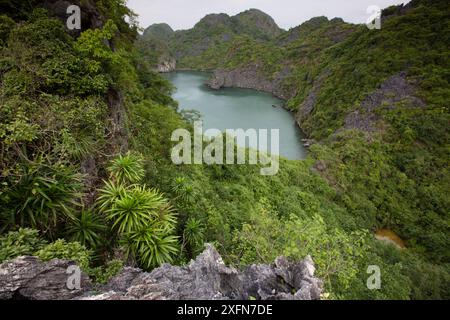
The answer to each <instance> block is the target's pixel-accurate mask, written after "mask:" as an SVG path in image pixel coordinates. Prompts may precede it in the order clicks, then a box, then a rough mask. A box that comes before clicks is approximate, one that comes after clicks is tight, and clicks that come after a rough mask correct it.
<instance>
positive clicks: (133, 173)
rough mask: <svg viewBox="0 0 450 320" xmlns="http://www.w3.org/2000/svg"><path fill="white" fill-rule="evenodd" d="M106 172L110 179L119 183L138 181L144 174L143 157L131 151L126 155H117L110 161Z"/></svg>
mask: <svg viewBox="0 0 450 320" xmlns="http://www.w3.org/2000/svg"><path fill="white" fill-rule="evenodd" d="M108 172H109V174H110V177H111V179H113V180H116V181H117V182H119V183H125V184H132V183H138V182H140V181H141V180H142V179H143V178H144V176H145V170H144V158H143V157H142V156H141V155H138V154H133V153H131V152H128V153H127V154H126V155H119V156H118V157H117V158H116V159H114V160H112V161H111V163H110V165H109V166H108Z"/></svg>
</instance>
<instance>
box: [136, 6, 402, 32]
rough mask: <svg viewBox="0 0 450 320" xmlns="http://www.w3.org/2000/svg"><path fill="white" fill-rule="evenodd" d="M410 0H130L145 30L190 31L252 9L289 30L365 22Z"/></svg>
mask: <svg viewBox="0 0 450 320" xmlns="http://www.w3.org/2000/svg"><path fill="white" fill-rule="evenodd" d="M408 2H409V0H128V6H129V7H130V8H131V9H133V11H134V12H135V13H137V14H138V15H139V23H140V26H141V27H143V28H146V27H148V26H149V25H151V24H153V23H161V22H165V23H168V24H169V25H170V26H171V27H172V28H173V29H175V30H179V29H190V28H192V27H193V26H194V25H195V24H196V23H197V22H198V21H199V20H200V19H201V18H203V17H204V16H205V15H207V14H209V13H227V14H229V15H235V14H237V13H239V12H242V11H245V10H247V9H250V8H257V9H260V10H262V11H264V12H266V13H268V14H269V15H271V16H272V17H273V18H274V19H275V21H276V22H277V24H278V25H279V26H280V27H282V28H284V29H289V28H292V27H296V26H298V25H299V24H301V23H302V22H304V21H306V20H309V19H310V18H313V17H317V16H327V17H328V18H334V17H340V18H343V19H344V20H345V21H347V22H353V23H366V21H367V19H368V17H369V16H370V15H369V14H367V13H366V10H367V8H368V7H369V6H371V5H377V6H379V7H380V8H385V7H388V6H390V5H393V4H401V3H408Z"/></svg>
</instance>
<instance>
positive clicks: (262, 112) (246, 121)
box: [165, 71, 306, 160]
mask: <svg viewBox="0 0 450 320" xmlns="http://www.w3.org/2000/svg"><path fill="white" fill-rule="evenodd" d="M165 77H166V78H167V79H168V80H169V81H171V82H172V84H173V85H174V86H175V87H176V88H177V90H176V92H175V93H174V95H173V98H174V99H175V100H177V101H178V102H179V108H180V110H197V111H199V112H200V114H201V116H202V117H201V120H202V121H203V128H204V130H207V129H219V130H220V131H224V130H226V129H244V130H247V129H256V130H258V129H268V133H269V135H270V132H271V131H270V130H271V129H279V130H280V139H279V149H280V152H279V154H280V155H281V156H282V157H285V158H287V159H291V160H298V159H304V158H305V157H306V150H305V148H304V146H303V144H302V138H303V135H302V132H301V131H300V129H299V128H298V127H297V125H296V123H295V119H294V117H293V115H292V114H291V113H290V112H288V111H286V110H284V109H283V108H281V107H280V106H281V105H282V104H283V101H281V100H279V99H276V98H274V97H273V96H272V95H270V94H268V93H263V92H258V91H256V90H250V89H238V88H225V89H221V90H212V89H210V88H208V87H207V86H206V85H205V84H204V83H205V82H206V80H207V79H208V77H209V74H208V73H203V72H191V71H189V72H188V71H180V72H172V73H168V74H166V75H165ZM273 105H276V106H278V107H277V108H274V107H273ZM268 141H269V143H268V145H269V146H270V141H271V139H270V137H269V138H268ZM241 146H242V145H241ZM247 146H249V147H253V148H257V146H252V145H248V142H247ZM263 149H265V148H260V150H263ZM268 149H269V150H270V147H269V148H268Z"/></svg>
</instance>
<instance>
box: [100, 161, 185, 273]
mask: <svg viewBox="0 0 450 320" xmlns="http://www.w3.org/2000/svg"><path fill="white" fill-rule="evenodd" d="M109 171H110V173H111V176H112V178H113V179H115V180H118V181H119V182H112V181H107V182H105V187H104V188H103V189H101V190H99V191H100V195H99V198H98V207H99V208H100V210H101V211H102V212H104V213H105V216H106V219H107V220H108V221H110V223H111V227H112V229H113V230H114V231H115V232H116V233H117V236H118V237H119V239H120V244H122V245H123V246H125V248H126V252H127V255H128V256H131V257H133V258H134V260H135V261H136V262H138V263H139V265H140V266H141V267H143V268H146V269H150V268H153V267H156V266H158V265H160V264H162V263H165V262H172V261H173V255H174V254H175V253H176V252H178V251H179V248H178V237H176V236H174V235H173V232H174V230H175V227H176V223H177V218H176V214H175V212H174V211H173V209H172V207H171V206H170V205H169V202H168V201H167V200H166V199H165V198H164V196H163V195H162V194H161V193H160V192H159V191H157V190H156V189H150V188H147V187H146V186H145V185H143V186H141V185H136V184H131V183H132V182H136V181H139V180H141V179H142V175H143V173H144V169H143V161H142V158H141V157H136V156H133V155H131V154H130V153H129V154H127V155H126V156H124V157H122V156H119V157H118V158H116V159H115V160H113V162H112V164H111V165H110V167H109Z"/></svg>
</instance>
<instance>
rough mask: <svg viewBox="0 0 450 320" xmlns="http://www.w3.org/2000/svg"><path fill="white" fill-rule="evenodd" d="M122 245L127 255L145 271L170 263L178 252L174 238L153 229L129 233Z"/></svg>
mask: <svg viewBox="0 0 450 320" xmlns="http://www.w3.org/2000/svg"><path fill="white" fill-rule="evenodd" d="M122 244H123V245H124V246H125V247H126V249H127V251H126V252H127V254H128V255H132V256H133V257H135V258H136V260H137V261H138V262H139V264H140V266H141V267H143V268H145V269H151V268H153V267H156V266H159V265H161V264H163V263H172V262H173V256H174V255H175V254H176V253H178V252H179V246H178V238H177V237H176V236H173V235H167V234H166V233H165V232H164V231H161V230H158V229H153V228H144V229H142V230H139V231H134V232H130V233H129V234H127V235H126V236H125V237H124V238H123V240H122Z"/></svg>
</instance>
